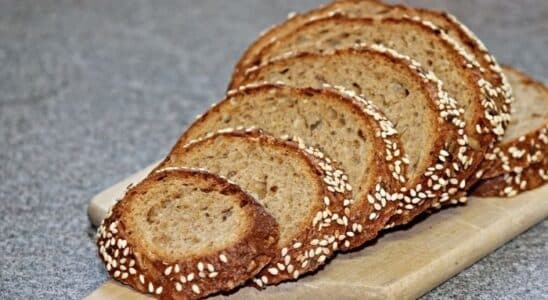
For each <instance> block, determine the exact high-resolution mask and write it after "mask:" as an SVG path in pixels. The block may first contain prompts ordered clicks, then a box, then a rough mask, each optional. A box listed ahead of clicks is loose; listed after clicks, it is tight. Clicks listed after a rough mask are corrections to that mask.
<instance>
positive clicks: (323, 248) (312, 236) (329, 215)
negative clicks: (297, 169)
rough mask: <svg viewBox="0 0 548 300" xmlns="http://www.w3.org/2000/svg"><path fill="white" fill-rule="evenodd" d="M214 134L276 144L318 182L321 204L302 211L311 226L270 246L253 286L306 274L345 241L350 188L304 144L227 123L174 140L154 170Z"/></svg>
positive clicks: (329, 163)
mask: <svg viewBox="0 0 548 300" xmlns="http://www.w3.org/2000/svg"><path fill="white" fill-rule="evenodd" d="M217 138H238V139H240V141H239V142H241V143H245V142H249V143H257V144H261V145H263V146H267V147H272V148H275V149H281V150H283V151H284V152H286V154H287V155H294V156H296V157H299V158H300V159H301V160H302V161H303V162H305V163H306V165H307V168H308V169H309V170H310V174H313V175H314V178H313V180H314V181H315V182H316V184H317V185H318V186H319V187H320V191H321V192H320V194H319V195H317V197H318V199H317V201H316V202H318V203H321V205H320V207H319V209H317V210H314V211H312V212H311V213H310V214H309V215H308V216H304V218H306V219H305V221H306V223H308V224H310V226H307V227H305V228H301V230H300V232H299V233H298V234H297V235H296V236H295V237H294V238H293V239H292V241H291V243H290V244H288V245H277V246H274V247H272V248H274V250H275V253H274V255H273V257H272V260H271V261H270V263H269V264H268V265H267V266H265V267H264V268H263V269H262V270H261V271H260V272H259V274H258V275H257V276H256V277H255V278H254V279H253V282H254V284H255V285H256V286H257V287H264V286H265V285H268V284H276V283H279V282H282V281H287V280H293V279H297V278H298V277H300V276H301V275H303V274H305V273H309V272H312V271H314V270H316V269H318V268H319V267H320V266H322V265H324V264H325V263H326V262H327V260H328V259H330V258H331V257H333V255H334V254H335V251H337V250H338V249H339V245H341V244H344V243H345V242H346V241H347V235H346V232H347V227H348V217H347V216H346V214H347V213H348V211H349V208H348V207H347V206H348V205H347V204H346V203H348V201H345V200H349V199H350V191H351V190H352V187H350V185H349V184H348V182H346V180H345V179H344V177H345V176H344V175H345V174H344V172H342V170H340V169H339V168H338V167H337V166H336V165H335V164H334V163H332V161H331V160H329V158H326V156H325V155H324V154H323V153H321V152H320V151H318V150H316V149H310V148H303V145H300V144H297V143H294V142H291V141H283V140H281V139H276V138H274V137H272V136H270V135H267V134H266V133H264V132H263V131H262V130H260V129H255V128H248V129H234V128H226V129H222V130H219V131H217V132H215V133H209V134H206V135H205V136H204V137H202V138H198V139H195V140H191V141H189V142H188V143H187V144H186V145H183V146H181V145H180V144H178V146H176V147H174V148H173V149H172V151H171V153H170V154H169V156H168V157H167V158H166V159H165V160H164V161H163V162H162V163H161V164H160V166H159V167H158V169H162V168H165V167H173V166H177V165H174V164H173V162H172V161H171V160H172V158H175V157H184V156H185V153H188V152H189V151H192V150H193V149H194V148H196V147H202V146H203V147H207V146H208V144H211V143H212V141H214V140H215V139H217ZM328 170H332V171H333V172H331V171H328ZM334 170H335V171H334ZM336 170H339V171H338V172H337V171H336ZM326 198H327V199H328V200H326Z"/></svg>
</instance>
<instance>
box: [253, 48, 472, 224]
mask: <svg viewBox="0 0 548 300" xmlns="http://www.w3.org/2000/svg"><path fill="white" fill-rule="evenodd" d="M263 81H267V82H283V83H286V84H290V85H294V86H312V87H316V88H317V87H322V86H323V85H324V84H330V85H334V86H342V87H344V88H345V89H347V90H351V91H353V92H354V93H356V94H360V95H364V97H365V98H366V99H368V100H370V101H372V102H373V103H375V105H377V106H378V107H379V108H380V109H381V110H382V111H383V112H384V113H385V114H386V115H387V117H388V118H389V119H390V120H392V121H393V122H394V123H395V126H396V129H397V130H398V132H400V133H401V139H402V142H403V147H404V150H405V153H406V154H407V155H408V157H409V161H410V165H409V175H408V177H409V181H408V184H407V186H406V188H404V189H402V191H401V192H402V193H401V195H400V197H403V199H402V200H403V201H401V202H400V207H399V209H398V210H397V214H398V216H397V217H395V218H394V220H393V223H394V224H402V223H406V222H408V221H409V220H411V219H412V218H413V217H415V216H416V215H418V214H420V213H421V212H423V211H425V210H426V209H427V208H428V207H429V206H430V205H433V204H436V203H439V202H443V203H448V202H451V201H453V202H454V201H457V198H460V195H459V196H458V197H457V195H456V191H457V189H458V187H459V186H460V185H461V182H462V180H464V179H465V178H466V177H467V173H468V172H467V171H465V169H466V167H467V166H468V165H467V164H468V161H469V158H468V156H469V155H470V152H471V151H469V150H470V149H469V148H467V142H466V137H465V136H464V130H463V129H462V127H463V124H464V122H463V121H462V116H461V115H460V113H461V111H460V110H459V109H458V107H457V106H456V104H455V103H454V102H455V101H454V100H453V99H451V98H450V97H449V96H447V93H445V92H444V91H443V89H442V88H441V83H440V81H439V80H437V79H436V77H435V76H434V75H433V74H432V73H428V72H425V71H424V70H422V69H421V68H420V66H419V64H418V63H416V62H413V61H412V60H410V59H408V58H405V57H403V56H401V55H399V54H397V53H395V52H394V51H391V50H389V49H386V48H382V47H380V46H373V47H364V46H360V47H357V48H346V49H337V50H333V51H329V52H326V53H323V54H320V53H299V54H296V55H293V56H291V57H284V58H281V59H277V60H273V61H271V62H269V63H268V64H265V65H263V66H261V67H260V68H257V69H254V70H251V71H250V72H248V73H247V77H246V78H245V79H244V82H245V83H246V84H250V83H257V82H263ZM463 199H464V198H463Z"/></svg>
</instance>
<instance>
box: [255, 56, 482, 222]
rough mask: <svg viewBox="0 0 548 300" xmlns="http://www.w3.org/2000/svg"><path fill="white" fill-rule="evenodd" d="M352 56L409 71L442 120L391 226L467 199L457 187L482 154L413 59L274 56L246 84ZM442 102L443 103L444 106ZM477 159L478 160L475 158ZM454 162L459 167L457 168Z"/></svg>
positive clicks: (402, 195) (430, 77)
mask: <svg viewBox="0 0 548 300" xmlns="http://www.w3.org/2000/svg"><path fill="white" fill-rule="evenodd" d="M348 55H357V56H360V57H363V59H364V60H372V59H382V60H383V61H386V62H389V63H392V64H395V66H398V70H399V71H400V72H406V73H408V74H409V76H408V77H409V80H413V81H415V82H416V83H417V84H418V86H420V87H421V88H422V90H423V91H424V93H425V95H426V97H427V98H428V99H430V102H428V103H429V109H430V110H431V111H433V112H434V115H439V118H437V120H438V123H437V124H435V126H436V128H437V129H438V130H437V134H436V138H435V139H434V140H435V144H434V145H432V148H431V153H430V155H429V156H428V157H429V159H430V160H428V161H426V162H425V164H424V167H423V169H424V176H421V177H417V178H412V180H410V181H409V182H408V185H407V189H405V190H402V191H401V192H400V193H397V195H396V197H398V198H399V200H400V202H399V208H398V210H397V216H394V217H393V218H392V220H391V221H390V222H389V223H390V224H389V226H394V225H399V224H404V223H407V222H409V221H410V220H411V219H413V218H414V217H416V216H417V215H419V214H421V213H422V212H424V211H425V210H427V208H428V207H429V206H431V205H434V204H435V203H440V202H441V203H444V204H445V203H453V204H455V203H458V202H459V200H460V201H464V200H465V198H463V197H462V195H460V194H459V195H457V194H456V190H457V189H459V187H460V186H461V183H462V181H463V180H464V179H465V178H466V177H467V176H468V172H463V171H462V170H463V169H465V165H466V164H467V162H468V157H469V156H470V155H472V156H473V157H476V156H480V155H481V154H473V153H472V154H471V151H469V150H470V149H469V148H468V147H467V143H466V139H465V137H464V136H463V132H462V130H461V128H462V126H463V124H464V122H463V121H462V117H461V116H460V114H455V111H458V109H455V108H456V106H454V105H455V104H452V103H451V101H452V100H451V101H450V100H449V99H443V98H444V97H442V95H444V94H446V93H445V92H444V91H443V90H442V88H441V83H440V82H439V81H438V80H437V79H436V78H435V76H433V74H431V73H428V72H425V71H423V70H422V69H421V68H420V66H419V65H418V64H417V63H416V62H413V61H411V60H410V59H409V58H406V57H403V56H401V55H400V54H396V53H393V52H392V51H391V50H389V49H386V48H382V47H380V46H371V47H365V46H359V47H356V48H345V49H336V50H333V51H330V52H329V53H323V54H320V53H312V52H300V53H296V54H294V55H292V56H288V57H284V58H280V59H274V60H272V61H270V62H267V63H265V64H264V65H263V66H261V67H259V68H258V69H255V70H251V71H249V72H247V74H246V78H245V79H244V83H245V84H248V83H255V82H257V78H260V77H261V75H262V74H263V72H268V70H269V69H273V70H276V69H280V68H282V69H283V68H285V67H286V66H295V65H296V63H297V62H299V61H301V60H305V59H306V60H308V59H310V60H321V59H330V58H331V57H345V56H348ZM441 103H443V105H440V104H441ZM441 107H443V108H441ZM441 153H444V155H441ZM447 154H448V155H447ZM474 155H475V156H474ZM461 158H462V159H461ZM473 159H474V160H475V158H473ZM454 164H456V165H457V166H456V167H455V166H454ZM427 168H428V169H427ZM440 179H441V180H442V181H440ZM419 195H420V196H423V195H428V197H426V198H420V196H419Z"/></svg>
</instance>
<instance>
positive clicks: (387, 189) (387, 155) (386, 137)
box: [175, 84, 407, 251]
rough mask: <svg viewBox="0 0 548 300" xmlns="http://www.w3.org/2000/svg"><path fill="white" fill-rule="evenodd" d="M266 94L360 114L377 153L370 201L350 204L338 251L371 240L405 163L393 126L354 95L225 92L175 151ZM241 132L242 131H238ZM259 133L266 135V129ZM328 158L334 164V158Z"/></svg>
mask: <svg viewBox="0 0 548 300" xmlns="http://www.w3.org/2000/svg"><path fill="white" fill-rule="evenodd" d="M269 92H277V93H283V94H287V95H289V94H291V95H295V96H296V97H298V96H299V95H302V96H304V95H306V96H309V95H313V96H314V97H316V96H317V98H318V99H320V98H322V99H326V101H332V102H334V105H341V104H340V103H341V102H342V103H344V104H345V105H348V106H350V107H351V110H352V111H354V112H356V113H358V114H360V115H361V116H362V119H363V120H365V122H366V123H367V124H368V125H369V127H367V128H363V130H372V131H373V134H371V136H372V139H371V140H369V141H368V142H369V143H372V144H373V145H374V146H373V149H381V150H379V151H373V152H372V153H371V155H369V156H368V158H369V163H368V165H369V166H370V174H371V176H369V177H368V178H367V183H366V184H365V185H364V186H366V187H369V190H368V191H366V193H365V194H367V195H370V196H371V197H372V199H369V200H368V199H360V200H361V201H354V204H353V205H351V206H350V213H349V214H348V215H349V224H350V225H349V227H350V228H351V229H350V230H348V231H347V241H348V242H346V241H345V243H342V244H341V245H340V246H339V248H340V249H341V250H342V251H347V250H351V249H354V248H356V247H359V246H361V245H362V244H364V243H365V242H366V241H368V240H371V239H373V238H374V237H375V236H377V233H378V232H379V231H380V230H381V229H382V228H383V227H384V226H385V225H386V224H387V223H388V220H389V219H390V218H391V217H392V215H393V214H394V213H395V210H396V206H397V202H396V200H395V199H392V198H391V194H392V193H394V192H397V191H399V189H400V187H401V186H402V185H403V184H404V183H405V182H406V181H407V179H406V178H405V176H404V175H405V174H406V168H407V163H406V159H404V157H405V153H404V151H403V146H402V145H401V142H400V139H399V134H398V133H397V131H396V130H395V129H394V126H393V124H392V123H391V122H390V121H389V120H388V119H387V118H386V117H385V116H384V115H383V114H382V113H381V112H380V110H379V109H378V108H377V107H376V106H375V105H373V104H372V103H371V102H370V101H367V100H365V99H363V98H361V97H358V96H356V95H344V94H343V93H342V91H341V90H340V88H336V87H331V88H329V87H326V88H323V89H314V88H295V87H289V86H287V85H283V84H259V85H252V86H247V87H242V88H240V89H238V90H234V91H231V92H229V93H228V95H227V96H226V97H225V98H224V99H222V100H221V101H220V102H218V103H217V104H215V105H214V106H213V107H212V108H211V109H209V110H208V111H207V112H206V113H205V114H203V115H202V116H200V117H199V118H198V119H197V120H196V121H195V122H194V123H193V124H192V125H191V126H190V128H189V129H188V130H187V131H186V132H185V133H184V134H183V135H182V136H181V137H180V139H179V140H178V141H177V144H176V146H175V148H178V147H182V146H184V145H186V144H187V143H189V142H190V141H191V139H193V138H195V137H197V136H199V135H200V133H201V132H203V130H200V128H201V126H202V124H204V123H205V122H206V121H207V120H208V119H210V118H214V119H215V117H216V116H218V115H219V114H221V113H223V112H226V111H228V110H230V107H231V106H232V105H233V104H231V103H232V100H235V99H238V98H240V97H243V96H253V95H261V94H267V93H269ZM255 125H257V124H255ZM241 129H243V128H241V127H240V130H241ZM263 129H264V130H265V131H268V128H263ZM278 138H281V139H284V140H288V139H289V140H293V141H294V142H297V143H298V144H302V145H303V146H304V147H307V145H306V141H303V140H302V139H301V137H298V136H285V137H282V136H280V137H278ZM382 149H384V150H382ZM331 158H332V159H333V160H335V161H336V160H337V158H336V157H331ZM354 188H356V187H354ZM381 193H382V194H381ZM358 203H359V204H358ZM372 213H374V215H372Z"/></svg>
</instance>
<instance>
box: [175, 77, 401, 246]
mask: <svg viewBox="0 0 548 300" xmlns="http://www.w3.org/2000/svg"><path fill="white" fill-rule="evenodd" d="M227 126H228V127H232V128H238V127H251V126H256V127H258V128H262V129H264V130H266V131H267V132H269V133H270V134H272V135H274V136H276V137H280V138H282V139H286V138H287V137H294V136H297V137H300V138H302V142H303V143H304V144H306V145H310V146H313V147H315V148H317V149H320V150H321V151H322V152H324V153H325V154H326V155H327V156H328V157H331V158H333V159H336V160H337V162H338V163H339V164H340V166H341V168H342V169H343V170H345V171H346V173H347V174H348V182H349V183H350V185H351V186H352V187H353V190H352V199H354V203H353V205H352V206H351V207H350V208H351V210H350V212H349V219H350V220H349V224H350V227H351V229H350V230H349V231H348V234H349V235H350V236H348V239H347V241H348V242H347V244H346V245H347V246H346V245H345V244H343V245H341V247H340V248H341V249H342V250H348V249H349V248H356V247H358V246H361V245H362V244H363V243H364V242H365V241H368V240H370V239H372V238H374V237H375V236H376V235H377V233H378V232H379V231H380V230H381V229H382V228H383V227H384V226H385V225H386V223H387V222H388V220H389V218H390V217H392V215H393V214H394V213H395V210H396V207H397V201H392V200H396V199H392V198H391V197H390V195H391V194H392V193H394V192H399V190H400V187H401V186H403V184H404V183H405V182H406V180H405V176H406V175H407V174H406V168H407V164H406V163H405V162H406V161H407V159H405V158H404V153H403V149H402V148H403V147H402V145H401V143H400V140H399V135H398V134H397V132H396V130H395V129H394V126H393V125H392V123H391V122H390V121H388V119H386V117H384V115H383V114H382V113H381V112H380V111H379V110H378V109H377V108H376V107H375V106H374V105H373V104H371V103H370V102H368V101H366V100H364V99H361V98H357V97H354V98H352V97H348V96H344V95H341V94H340V93H338V92H335V91H331V90H327V89H321V90H319V89H312V88H293V87H289V86H285V85H272V84H266V85H259V86H253V87H248V88H244V89H241V90H239V91H234V92H233V93H230V95H229V96H227V97H226V98H225V99H223V100H222V101H221V102H220V103H218V104H217V105H215V106H214V107H213V108H211V109H210V110H209V111H208V112H207V113H206V114H204V115H203V116H201V117H200V118H199V119H198V120H197V121H196V122H195V123H194V124H193V125H192V126H191V127H190V128H189V129H188V130H187V131H186V132H185V133H184V134H183V136H182V137H181V138H180V140H179V141H178V142H177V144H178V145H180V146H182V145H185V144H187V143H188V142H189V141H191V140H192V139H195V138H198V137H201V136H203V135H205V134H207V133H208V132H215V131H217V130H219V129H222V128H224V127H227ZM176 147H178V146H176ZM375 196H376V197H375Z"/></svg>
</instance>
